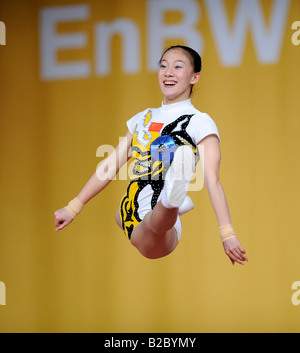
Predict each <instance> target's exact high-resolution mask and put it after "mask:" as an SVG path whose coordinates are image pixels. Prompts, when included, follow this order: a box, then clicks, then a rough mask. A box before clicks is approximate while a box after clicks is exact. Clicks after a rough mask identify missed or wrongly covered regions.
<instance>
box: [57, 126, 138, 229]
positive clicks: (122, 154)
mask: <svg viewBox="0 0 300 353" xmlns="http://www.w3.org/2000/svg"><path fill="white" fill-rule="evenodd" d="M131 141H132V134H131V133H130V132H129V131H128V132H127V134H126V136H125V137H124V139H122V140H121V142H120V143H119V145H118V146H117V147H116V148H115V149H114V150H113V152H112V153H111V154H110V155H109V156H108V157H107V158H106V159H105V160H104V161H103V162H102V163H101V164H100V165H99V166H98V168H97V170H96V172H95V173H94V174H93V175H92V177H91V178H90V179H89V181H88V182H87V183H86V184H85V186H84V187H83V189H82V190H81V191H80V193H79V194H78V195H77V197H76V198H75V199H74V200H72V201H71V202H70V203H69V205H68V206H67V207H64V208H61V209H59V210H57V211H56V212H54V224H55V227H56V229H55V231H58V230H61V229H63V228H64V227H66V226H67V225H68V224H70V223H71V222H72V220H73V219H74V217H75V215H76V214H78V213H79V212H80V210H81V209H82V207H83V206H84V205H85V204H86V203H87V202H88V201H89V200H91V199H92V198H93V197H94V196H96V195H97V194H99V193H100V192H101V191H102V190H103V189H104V188H105V187H106V186H107V185H108V184H109V183H110V182H111V180H113V179H114V177H115V176H116V175H117V174H118V172H119V170H120V168H121V167H122V166H123V165H124V164H125V163H126V162H127V161H128V160H129V158H130V157H131V150H130V147H131Z"/></svg>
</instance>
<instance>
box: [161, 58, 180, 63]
mask: <svg viewBox="0 0 300 353" xmlns="http://www.w3.org/2000/svg"><path fill="white" fill-rule="evenodd" d="M163 61H168V60H166V59H162V60H161V62H163ZM175 61H179V62H181V63H184V61H183V60H180V59H178V60H175Z"/></svg>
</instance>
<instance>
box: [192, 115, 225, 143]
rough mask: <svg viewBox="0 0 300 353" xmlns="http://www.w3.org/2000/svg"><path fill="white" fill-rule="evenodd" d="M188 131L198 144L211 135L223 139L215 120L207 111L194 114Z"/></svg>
mask: <svg viewBox="0 0 300 353" xmlns="http://www.w3.org/2000/svg"><path fill="white" fill-rule="evenodd" d="M187 132H188V134H189V135H190V136H191V137H192V139H193V141H194V143H195V144H196V145H197V144H198V143H199V142H200V141H202V140H203V139H204V138H205V137H207V136H209V135H216V136H217V137H218V139H219V140H221V139H220V135H219V131H218V128H217V126H216V124H215V122H214V121H213V119H212V118H211V117H210V116H209V115H208V114H206V113H201V114H196V115H194V116H193V118H192V119H191V123H190V124H189V126H188V128H187Z"/></svg>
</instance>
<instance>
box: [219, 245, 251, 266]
mask: <svg viewBox="0 0 300 353" xmlns="http://www.w3.org/2000/svg"><path fill="white" fill-rule="evenodd" d="M223 245H224V249H225V253H226V255H227V256H228V257H229V259H230V261H231V263H232V264H233V265H234V263H235V262H237V263H239V264H240V265H245V263H244V262H245V261H246V262H248V258H247V256H246V255H245V254H246V251H245V250H244V248H243V247H242V246H241V244H240V243H239V241H238V240H237V239H234V240H228V241H225V242H224V244H223Z"/></svg>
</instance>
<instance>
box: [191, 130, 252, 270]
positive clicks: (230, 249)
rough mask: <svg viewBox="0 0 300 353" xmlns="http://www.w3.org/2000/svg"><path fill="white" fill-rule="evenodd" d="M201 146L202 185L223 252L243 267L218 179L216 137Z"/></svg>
mask: <svg viewBox="0 0 300 353" xmlns="http://www.w3.org/2000/svg"><path fill="white" fill-rule="evenodd" d="M200 145H201V147H202V148H200V150H201V151H203V156H202V158H201V155H200V161H201V165H202V169H203V174H204V183H205V187H206V189H207V191H208V194H209V197H210V201H211V204H212V207H213V209H214V212H215V214H216V217H217V220H218V224H219V230H220V236H221V240H222V243H223V247H224V251H225V253H226V255H227V256H228V257H229V259H230V261H231V262H232V264H233V265H234V263H235V262H237V263H239V264H241V265H244V261H248V259H247V257H246V255H245V253H246V251H245V250H244V248H243V247H242V245H241V243H240V242H239V240H238V238H237V237H236V235H235V232H234V230H233V227H232V222H231V217H230V212H229V207H228V204H227V200H226V196H225V193H224V190H223V187H222V185H221V182H220V179H219V170H220V162H221V151H220V141H219V139H218V137H217V136H216V135H209V136H207V137H206V138H204V139H203V140H202V141H200V143H199V144H198V147H199V146H200Z"/></svg>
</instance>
